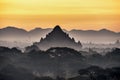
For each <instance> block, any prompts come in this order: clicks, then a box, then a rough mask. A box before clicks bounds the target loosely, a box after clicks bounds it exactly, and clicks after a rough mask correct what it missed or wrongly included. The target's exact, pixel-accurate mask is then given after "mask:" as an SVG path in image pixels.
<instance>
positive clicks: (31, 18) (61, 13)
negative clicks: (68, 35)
mask: <svg viewBox="0 0 120 80" xmlns="http://www.w3.org/2000/svg"><path fill="white" fill-rule="evenodd" d="M55 25H60V26H61V27H62V28H64V29H67V30H71V29H82V30H99V29H102V28H106V29H109V30H112V31H116V32H120V0H0V28H4V27H7V26H15V27H18V28H23V29H26V30H31V29H34V28H36V27H41V28H53V27H54V26H55Z"/></svg>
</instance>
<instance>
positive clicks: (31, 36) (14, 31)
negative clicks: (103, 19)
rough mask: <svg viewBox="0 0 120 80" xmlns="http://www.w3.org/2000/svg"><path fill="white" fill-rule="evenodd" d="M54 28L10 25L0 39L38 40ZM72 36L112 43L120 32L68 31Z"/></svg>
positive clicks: (96, 41)
mask: <svg viewBox="0 0 120 80" xmlns="http://www.w3.org/2000/svg"><path fill="white" fill-rule="evenodd" d="M51 31H52V29H51V28H48V29H42V28H35V29H33V30H31V31H26V30H24V29H20V28H15V27H11V26H8V27H6V28H2V29H0V40H3V41H24V42H25V41H26V42H36V41H39V40H40V38H41V37H45V35H46V34H48V33H49V32H51ZM64 31H65V32H67V33H68V34H69V35H70V37H74V38H75V40H76V41H79V40H80V41H81V42H93V43H110V42H111V43H112V42H115V41H116V40H118V39H120V32H118V33H117V32H114V31H110V30H107V29H101V30H98V31H95V30H71V31H67V30H64Z"/></svg>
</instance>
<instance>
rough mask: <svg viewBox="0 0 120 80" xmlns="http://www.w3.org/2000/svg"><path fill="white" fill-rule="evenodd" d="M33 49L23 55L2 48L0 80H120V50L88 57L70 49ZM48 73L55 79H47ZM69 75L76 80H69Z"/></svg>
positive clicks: (0, 50) (17, 51) (50, 77)
mask: <svg viewBox="0 0 120 80" xmlns="http://www.w3.org/2000/svg"><path fill="white" fill-rule="evenodd" d="M34 48H36V47H34ZM34 48H32V49H30V48H29V50H28V51H26V52H22V51H20V50H19V49H17V48H7V47H0V80H120V49H119V48H115V49H113V51H111V52H108V53H107V54H106V55H100V54H97V53H95V54H92V55H87V56H83V55H82V54H81V52H78V51H76V50H74V49H70V48H50V49H48V50H47V51H41V50H38V49H34ZM93 65H94V66H93ZM98 66H99V67H98ZM47 71H49V72H50V73H48V74H51V73H52V74H53V75H55V76H49V75H48V76H49V77H44V76H47V75H46V74H45V73H46V72H47ZM67 71H69V74H71V75H74V74H75V75H74V76H76V77H73V76H69V78H66V74H65V72H67ZM77 71H78V73H77ZM36 72H37V73H36ZM43 74H45V75H43ZM52 74H51V75H52ZM42 76H43V77H42ZM56 76H57V77H56Z"/></svg>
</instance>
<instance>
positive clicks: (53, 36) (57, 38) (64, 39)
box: [33, 25, 82, 50]
mask: <svg viewBox="0 0 120 80" xmlns="http://www.w3.org/2000/svg"><path fill="white" fill-rule="evenodd" d="M33 45H36V46H37V47H38V48H39V49H40V50H47V49H49V48H51V47H68V48H73V49H75V50H80V49H81V48H82V44H81V42H80V41H78V42H75V40H74V38H70V37H69V35H68V34H66V33H65V32H63V31H62V29H61V28H60V26H59V25H57V26H55V28H54V29H53V30H52V32H50V33H48V34H47V35H46V38H41V40H40V42H36V43H34V44H33Z"/></svg>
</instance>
